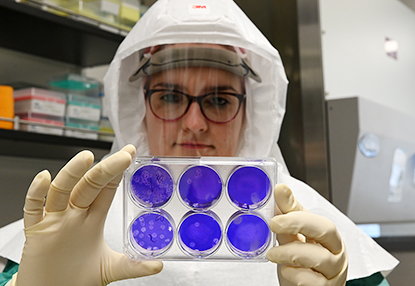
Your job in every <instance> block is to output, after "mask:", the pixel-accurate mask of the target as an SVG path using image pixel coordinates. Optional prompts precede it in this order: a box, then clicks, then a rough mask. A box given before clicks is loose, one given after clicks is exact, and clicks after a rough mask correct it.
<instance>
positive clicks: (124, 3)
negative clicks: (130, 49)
mask: <svg viewBox="0 0 415 286" xmlns="http://www.w3.org/2000/svg"><path fill="white" fill-rule="evenodd" d="M44 1H45V2H46V0H44ZM50 2H55V3H56V4H57V5H58V6H60V7H63V8H65V9H68V10H70V11H72V12H74V13H76V14H78V15H82V16H85V17H87V18H90V19H94V20H96V21H99V22H101V23H105V24H107V25H110V26H114V27H116V28H121V29H124V30H127V31H129V30H131V28H132V27H133V26H134V24H135V23H136V22H137V21H138V20H139V19H140V16H141V14H140V10H141V9H140V8H141V4H140V0H65V1H64V0H48V3H50Z"/></svg>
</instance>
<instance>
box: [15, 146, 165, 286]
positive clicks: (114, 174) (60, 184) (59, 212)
mask: <svg viewBox="0 0 415 286" xmlns="http://www.w3.org/2000/svg"><path fill="white" fill-rule="evenodd" d="M135 152H136V151H135V147H134V146H132V145H127V146H126V147H124V148H123V149H122V150H121V151H119V152H117V153H115V154H113V155H112V156H110V157H108V158H107V159H105V160H103V161H101V162H100V163H98V164H97V165H95V166H94V167H92V168H91V166H92V164H93V162H94V156H93V154H92V153H91V152H89V151H82V152H80V153H78V154H77V155H76V156H75V157H74V158H73V159H72V160H71V161H69V162H68V163H67V164H66V166H65V167H63V168H62V169H61V170H60V172H59V173H58V175H57V176H56V178H55V179H54V180H53V181H52V182H51V176H50V174H49V172H48V171H43V172H40V173H39V174H38V175H37V176H36V177H35V178H34V180H33V182H32V184H31V185H30V187H29V190H28V193H27V196H26V204H25V208H24V223H25V235H26V242H25V245H24V249H23V254H22V259H21V263H20V266H19V271H18V273H17V274H16V275H15V276H14V277H13V280H12V283H11V285H16V286H56V285H60V286H73V285H77V286H82V285H85V286H94V285H96V286H102V285H107V284H109V283H111V282H113V281H117V280H122V279H127V278H136V277H141V276H147V275H152V274H156V273H158V272H160V271H161V269H162V268H163V264H162V262H160V261H147V260H145V261H140V262H137V261H133V260H130V259H129V258H128V257H126V256H125V255H124V254H121V253H117V252H115V251H113V250H112V249H110V248H109V246H108V245H107V244H106V242H105V241H104V236H103V229H104V223H105V218H106V215H107V212H108V209H109V207H110V205H111V202H112V200H113V197H114V195H115V192H116V190H117V187H118V185H119V183H120V181H121V178H122V174H123V171H124V170H125V169H126V168H127V167H128V166H129V165H130V163H131V160H132V158H133V157H134V156H135ZM45 197H47V200H46V205H45V207H44V201H45Z"/></svg>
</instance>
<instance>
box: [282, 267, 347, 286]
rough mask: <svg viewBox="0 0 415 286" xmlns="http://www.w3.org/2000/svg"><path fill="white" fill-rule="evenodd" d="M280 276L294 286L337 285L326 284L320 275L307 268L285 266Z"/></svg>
mask: <svg viewBox="0 0 415 286" xmlns="http://www.w3.org/2000/svg"><path fill="white" fill-rule="evenodd" d="M281 274H282V276H283V277H284V278H285V279H287V280H288V281H290V282H291V283H293V284H294V285H304V286H315V285H337V284H328V283H327V279H326V278H325V277H324V276H323V275H322V274H320V273H318V272H315V271H313V270H312V269H309V268H299V267H293V266H288V265H286V266H284V267H282V269H281ZM338 286H340V285H338Z"/></svg>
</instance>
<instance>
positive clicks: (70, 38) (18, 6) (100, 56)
mask: <svg viewBox="0 0 415 286" xmlns="http://www.w3.org/2000/svg"><path fill="white" fill-rule="evenodd" d="M41 8H42V6H41V5H38V7H36V6H34V5H33V4H31V5H29V4H28V3H19V2H15V1H13V0H1V1H0V35H1V37H0V47H3V48H7V49H11V50H16V51H20V52H24V53H29V54H32V55H36V56H40V57H44V58H48V59H53V60H57V61H61V62H65V63H70V64H74V65H77V66H80V67H91V66H96V65H102V64H108V63H109V62H111V60H112V58H113V56H114V54H115V52H116V50H117V48H118V46H119V44H120V43H121V41H122V40H123V39H124V36H125V33H124V34H123V32H122V31H118V32H116V31H115V32H114V31H108V30H106V28H108V27H107V26H105V25H100V24H99V23H98V22H91V21H89V22H84V21H82V18H81V17H79V18H73V17H62V16H59V15H55V14H52V13H50V12H47V11H43V10H42V9H41Z"/></svg>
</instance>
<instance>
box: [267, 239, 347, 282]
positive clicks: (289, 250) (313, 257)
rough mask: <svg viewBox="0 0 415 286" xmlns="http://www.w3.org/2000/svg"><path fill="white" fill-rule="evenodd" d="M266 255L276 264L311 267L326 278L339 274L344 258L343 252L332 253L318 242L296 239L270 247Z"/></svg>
mask: <svg viewBox="0 0 415 286" xmlns="http://www.w3.org/2000/svg"><path fill="white" fill-rule="evenodd" d="M267 257H268V259H269V260H270V261H272V262H274V263H277V264H290V265H292V266H300V267H306V268H312V269H313V270H315V271H317V272H320V273H322V274H323V275H324V276H325V277H326V278H327V279H332V278H333V277H335V276H337V275H338V274H339V272H340V270H341V269H342V266H343V264H344V262H345V259H346V256H345V255H344V252H341V253H340V254H338V255H334V254H332V253H331V252H330V251H328V250H327V249H326V248H324V247H322V246H321V245H320V244H314V243H303V242H298V241H295V242H292V243H289V244H286V245H282V246H278V247H274V248H272V249H270V250H269V251H268V253H267Z"/></svg>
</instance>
